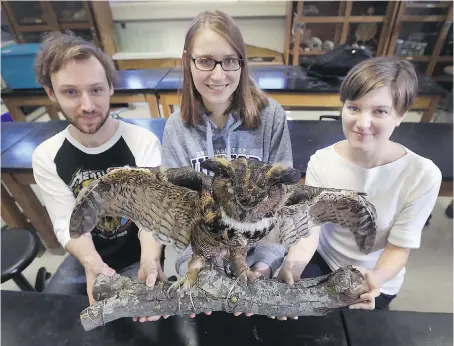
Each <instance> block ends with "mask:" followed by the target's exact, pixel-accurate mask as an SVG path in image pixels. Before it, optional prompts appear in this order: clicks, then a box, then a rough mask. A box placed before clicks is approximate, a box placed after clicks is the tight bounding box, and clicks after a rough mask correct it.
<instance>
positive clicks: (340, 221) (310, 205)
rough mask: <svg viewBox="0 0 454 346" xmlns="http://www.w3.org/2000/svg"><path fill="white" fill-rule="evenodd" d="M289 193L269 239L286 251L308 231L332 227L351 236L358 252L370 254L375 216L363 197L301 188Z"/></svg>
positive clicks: (327, 190)
mask: <svg viewBox="0 0 454 346" xmlns="http://www.w3.org/2000/svg"><path fill="white" fill-rule="evenodd" d="M289 190H290V193H291V194H290V197H289V199H288V200H287V203H286V205H285V206H284V208H283V209H282V210H281V212H280V214H279V217H278V221H277V223H276V225H275V227H274V229H273V230H272V231H271V232H270V233H271V234H270V238H269V239H273V242H277V243H279V244H282V245H285V246H287V247H289V246H291V245H293V244H294V243H296V242H297V241H298V240H299V239H301V238H302V237H306V236H308V235H309V233H310V231H311V228H312V227H314V226H318V225H323V224H327V223H333V224H337V225H340V226H342V227H345V228H348V229H349V230H350V231H351V232H352V233H353V236H354V238H355V242H356V244H357V246H358V248H359V249H360V251H361V252H363V253H366V254H368V253H370V252H371V250H372V248H373V246H374V243H375V237H376V233H377V224H376V220H377V213H376V210H375V207H374V206H373V205H372V204H371V203H370V202H369V201H368V200H367V199H366V197H365V194H363V193H358V192H356V191H350V190H339V189H328V188H319V187H313V186H308V185H303V184H297V185H294V186H291V187H290V189H289Z"/></svg>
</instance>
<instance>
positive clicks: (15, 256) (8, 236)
mask: <svg viewBox="0 0 454 346" xmlns="http://www.w3.org/2000/svg"><path fill="white" fill-rule="evenodd" d="M1 232H2V233H1V242H2V245H1V246H2V254H1V256H2V264H1V266H2V283H4V282H5V281H8V280H10V279H13V281H14V282H15V283H16V284H17V286H19V288H20V289H21V290H23V291H37V292H42V291H43V290H44V285H45V282H46V279H48V278H50V273H48V272H47V271H46V268H44V267H41V268H40V269H39V270H38V274H37V276H36V283H35V287H33V286H32V285H31V284H30V282H28V280H27V279H26V278H25V277H24V275H22V271H23V270H24V269H25V268H27V267H28V266H29V265H30V263H32V261H33V260H34V259H35V258H36V256H37V255H38V252H39V250H40V244H41V241H40V239H39V238H38V236H37V235H36V234H35V233H34V231H32V230H28V229H21V228H6V229H2V231H1Z"/></svg>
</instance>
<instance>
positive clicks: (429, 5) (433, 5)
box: [405, 4, 449, 8]
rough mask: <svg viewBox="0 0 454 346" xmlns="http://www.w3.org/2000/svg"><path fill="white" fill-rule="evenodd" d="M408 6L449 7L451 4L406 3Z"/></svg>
mask: <svg viewBox="0 0 454 346" xmlns="http://www.w3.org/2000/svg"><path fill="white" fill-rule="evenodd" d="M405 7H407V8H448V7H449V4H406V5H405Z"/></svg>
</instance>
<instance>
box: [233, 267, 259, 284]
mask: <svg viewBox="0 0 454 346" xmlns="http://www.w3.org/2000/svg"><path fill="white" fill-rule="evenodd" d="M257 279H258V277H257V274H256V273H254V272H253V271H252V270H251V269H249V268H246V269H244V270H243V271H242V272H241V274H240V275H239V276H238V277H237V279H236V280H237V283H238V284H239V285H240V286H241V287H243V288H244V289H246V288H248V285H249V284H251V283H253V282H255V280H257Z"/></svg>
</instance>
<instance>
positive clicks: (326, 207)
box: [70, 158, 377, 288]
mask: <svg viewBox="0 0 454 346" xmlns="http://www.w3.org/2000/svg"><path fill="white" fill-rule="evenodd" d="M202 167H203V168H204V169H207V170H209V171H211V172H213V173H214V175H213V176H206V175H204V174H202V173H199V172H197V171H195V170H193V169H191V168H187V167H186V168H171V169H164V168H129V167H125V168H115V169H111V170H109V171H108V173H107V174H106V175H105V176H103V177H102V178H100V179H98V180H96V181H95V182H93V183H92V184H90V185H89V186H87V187H86V188H84V189H83V190H82V191H81V193H80V194H79V196H78V197H77V200H76V204H75V206H74V210H73V213H72V216H71V222H70V235H71V237H72V238H77V237H79V236H80V235H82V234H84V233H88V232H91V230H92V229H93V228H94V227H95V225H96V223H97V220H98V218H99V217H101V216H123V217H126V218H129V219H131V220H133V221H134V222H135V223H136V224H137V225H138V226H140V227H142V228H144V229H146V230H148V231H151V232H153V235H154V236H155V238H156V239H157V240H159V241H160V242H161V243H163V244H165V245H172V246H174V247H175V248H176V249H177V251H181V250H183V249H185V248H186V247H187V246H189V245H191V246H192V249H193V252H194V255H193V257H192V259H191V261H190V264H189V270H188V275H187V277H186V278H185V280H183V281H184V285H185V287H186V288H187V287H188V286H189V285H190V284H192V283H193V282H195V279H196V277H197V274H198V272H199V271H200V269H201V268H202V267H203V266H204V265H205V264H206V263H207V262H210V263H212V264H213V263H214V264H216V265H222V266H226V265H230V266H231V267H232V268H231V269H232V271H233V274H234V275H235V276H240V275H241V274H245V277H246V278H247V279H248V280H254V279H255V276H254V274H252V272H251V271H250V270H249V269H248V267H247V265H246V261H245V257H246V253H247V250H248V249H249V248H250V246H251V245H252V244H254V243H255V242H257V241H259V240H263V241H267V242H275V243H278V244H282V245H284V246H286V247H289V246H291V245H292V244H294V243H295V242H297V241H298V240H299V239H301V238H302V237H305V236H307V235H308V234H309V232H310V229H311V228H312V227H313V226H316V225H321V224H325V223H336V224H340V225H341V226H344V227H347V228H349V229H350V230H351V232H352V233H353V235H354V237H355V240H356V243H357V244H358V247H359V249H360V250H361V251H362V252H364V253H369V252H370V251H371V249H372V247H373V244H374V241H375V235H376V231H377V230H376V212H375V208H374V206H373V205H372V204H371V203H369V202H368V201H367V200H366V198H365V196H364V194H361V193H358V192H355V191H348V190H336V189H327V188H318V187H312V186H308V185H303V184H300V183H299V180H300V174H299V172H298V171H297V170H295V169H293V168H288V167H284V166H281V165H268V164H264V163H262V162H259V161H256V160H251V159H245V158H239V159H235V160H233V161H231V162H229V161H227V160H225V159H219V158H218V159H209V160H206V161H205V162H204V163H203V164H202ZM181 283H183V282H179V283H178V284H181Z"/></svg>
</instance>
